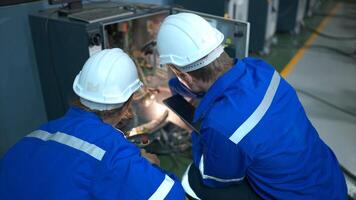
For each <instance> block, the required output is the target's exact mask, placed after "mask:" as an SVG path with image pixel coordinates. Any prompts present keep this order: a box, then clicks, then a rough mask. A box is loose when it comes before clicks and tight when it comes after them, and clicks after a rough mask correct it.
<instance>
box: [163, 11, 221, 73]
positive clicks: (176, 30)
mask: <svg viewBox="0 0 356 200" xmlns="http://www.w3.org/2000/svg"><path fill="white" fill-rule="evenodd" d="M223 40H224V35H223V34H222V33H221V32H220V31H218V30H217V29H216V28H214V27H212V26H211V25H210V24H209V22H207V21H206V20H205V19H204V18H202V17H200V16H198V15H196V14H192V13H179V14H175V15H170V16H168V17H167V18H166V19H165V20H164V21H163V23H162V24H161V27H160V29H159V32H158V36H157V49H158V52H159V54H160V64H174V65H176V66H178V67H183V66H187V65H189V64H192V63H194V62H196V61H198V60H200V59H201V58H203V57H205V56H207V55H208V54H209V53H211V52H212V51H213V50H214V49H216V48H218V47H219V46H220V45H221V44H222V42H223ZM181 70H182V71H188V70H184V68H183V69H181ZM193 70H196V69H193ZM193 70H192V69H190V71H193Z"/></svg>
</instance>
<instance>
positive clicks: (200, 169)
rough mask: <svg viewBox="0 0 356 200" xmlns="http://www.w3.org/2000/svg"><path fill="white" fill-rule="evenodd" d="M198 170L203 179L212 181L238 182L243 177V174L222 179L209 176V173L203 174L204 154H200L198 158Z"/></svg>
mask: <svg viewBox="0 0 356 200" xmlns="http://www.w3.org/2000/svg"><path fill="white" fill-rule="evenodd" d="M199 171H200V174H201V176H202V178H203V179H212V180H214V181H218V182H222V183H229V182H239V181H241V180H243V179H244V178H245V177H244V176H243V177H241V178H233V179H223V178H218V177H214V176H209V175H206V174H204V156H201V158H200V163H199Z"/></svg>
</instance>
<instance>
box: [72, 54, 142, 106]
mask: <svg viewBox="0 0 356 200" xmlns="http://www.w3.org/2000/svg"><path fill="white" fill-rule="evenodd" d="M141 85H142V83H141V81H140V80H139V78H138V75H137V70H136V66H135V64H134V62H133V61H132V60H131V58H130V57H129V56H128V55H127V54H126V53H124V52H123V51H122V50H121V49H118V48H115V49H105V50H102V51H100V52H98V53H96V54H94V55H92V56H91V57H90V58H89V59H88V60H87V61H86V63H85V64H84V66H83V69H82V71H80V72H79V74H78V75H77V76H76V77H75V80H74V83H73V90H74V92H75V93H76V94H77V95H78V96H79V97H80V101H81V103H82V104H83V105H85V106H87V107H88V108H90V109H93V110H111V109H115V108H119V107H121V106H122V105H123V104H124V103H125V102H126V101H127V100H128V99H129V98H130V96H131V95H132V94H133V93H134V92H135V91H137V90H138V89H139V88H140V87H141Z"/></svg>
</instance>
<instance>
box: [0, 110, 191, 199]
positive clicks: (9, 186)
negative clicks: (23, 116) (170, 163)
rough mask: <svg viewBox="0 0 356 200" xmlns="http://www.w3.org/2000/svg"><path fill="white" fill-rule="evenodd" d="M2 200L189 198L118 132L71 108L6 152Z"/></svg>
mask: <svg viewBox="0 0 356 200" xmlns="http://www.w3.org/2000/svg"><path fill="white" fill-rule="evenodd" d="M0 199H2V200H12V199H13V200H19V199H36V200H40V199H51V200H69V199H75V200H79V199H108V200H109V199H116V200H117V199H120V200H121V199H137V200H142V199H185V193H184V190H183V188H182V186H181V184H180V182H179V181H178V179H177V178H176V177H175V176H173V175H167V174H166V173H165V172H163V171H162V170H161V169H159V168H158V167H156V166H154V165H151V164H150V163H149V162H148V161H147V160H146V159H145V158H143V157H141V156H140V151H139V149H138V148H137V147H136V146H134V145H133V144H131V143H130V142H128V141H127V140H126V139H125V137H124V136H123V134H122V133H121V132H120V131H118V130H116V129H115V128H113V127H112V126H111V125H109V124H106V123H104V122H102V120H101V119H100V118H99V117H98V116H97V115H95V114H94V113H90V112H86V111H84V110H82V109H79V108H76V107H72V108H70V109H69V111H68V112H67V114H66V115H65V116H64V117H62V118H60V119H57V120H54V121H51V122H49V123H47V124H45V125H43V126H41V127H40V128H39V129H38V130H35V131H33V132H32V133H30V134H29V135H27V136H26V137H24V138H23V139H21V140H20V141H19V142H17V143H16V144H15V145H14V146H13V147H12V148H11V149H10V150H9V151H8V152H7V153H6V155H5V156H4V157H3V159H2V160H1V163H0Z"/></svg>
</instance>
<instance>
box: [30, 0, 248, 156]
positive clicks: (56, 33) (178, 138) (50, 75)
mask: <svg viewBox="0 0 356 200" xmlns="http://www.w3.org/2000/svg"><path fill="white" fill-rule="evenodd" d="M71 1H72V0H71ZM72 8H73V9H68V7H67V8H59V9H51V10H44V11H41V12H38V13H34V14H32V15H30V26H31V31H32V38H33V43H34V48H35V52H36V58H37V64H38V71H39V76H40V82H41V87H42V92H43V97H44V103H45V107H46V113H47V117H48V119H49V120H51V119H55V118H58V117H60V116H62V115H63V114H64V113H65V112H66V110H67V109H68V107H69V103H70V101H71V100H73V98H75V95H74V93H73V92H72V82H73V80H74V77H75V76H76V74H77V73H78V72H79V70H80V69H81V68H82V66H83V64H84V62H85V61H86V59H87V58H88V57H89V56H90V55H91V54H94V53H95V52H97V51H100V50H101V49H107V48H121V49H123V50H124V51H125V52H127V53H129V54H130V55H131V57H132V58H133V60H134V61H135V63H136V65H137V69H138V73H139V76H140V78H141V80H142V81H143V82H144V84H145V87H143V88H142V89H140V91H139V92H138V93H137V94H135V96H134V102H133V106H132V108H131V111H132V117H131V118H130V119H126V120H125V121H123V122H122V123H121V124H119V125H118V127H117V128H119V129H120V130H123V131H124V132H125V134H126V135H127V137H128V138H129V139H130V140H131V141H133V142H134V143H136V144H137V145H138V146H140V147H146V148H151V146H155V145H157V144H154V145H150V144H152V143H158V145H159V146H160V148H155V151H153V150H152V151H151V152H154V153H158V154H166V153H169V152H170V153H172V152H181V151H184V150H186V149H188V148H189V147H190V144H189V143H190V141H189V128H187V127H186V126H185V124H184V123H183V122H181V121H180V120H179V118H178V117H176V116H175V115H174V114H172V113H171V112H170V111H168V110H167V109H166V107H165V106H163V105H162V100H163V99H164V98H167V97H168V96H170V95H171V94H170V91H169V89H168V86H167V83H168V80H169V78H170V72H169V71H168V70H167V68H166V67H163V66H160V65H159V56H158V54H157V50H156V41H155V39H156V35H157V32H158V29H159V26H160V24H161V22H162V21H163V19H164V18H165V17H167V16H168V15H170V14H172V13H179V12H193V11H189V10H184V9H180V8H174V7H170V6H158V5H149V4H138V3H136V4H134V3H122V2H120V3H118V2H105V3H87V4H83V5H81V4H80V5H79V4H75V7H72ZM197 14H199V15H201V16H203V17H204V18H205V19H207V20H208V21H209V22H210V23H211V24H212V25H213V26H214V27H216V28H217V29H219V30H220V31H221V32H222V33H223V34H224V35H225V41H224V44H225V50H226V51H227V52H228V53H229V54H230V55H231V56H232V57H237V58H244V57H246V56H247V54H248V48H247V47H248V42H249V24H248V23H247V22H240V21H235V20H231V19H225V18H223V17H219V16H214V15H210V14H204V13H197ZM148 146H150V147H148Z"/></svg>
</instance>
